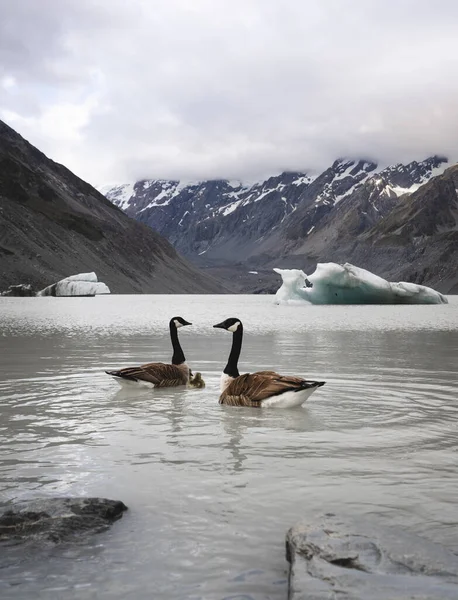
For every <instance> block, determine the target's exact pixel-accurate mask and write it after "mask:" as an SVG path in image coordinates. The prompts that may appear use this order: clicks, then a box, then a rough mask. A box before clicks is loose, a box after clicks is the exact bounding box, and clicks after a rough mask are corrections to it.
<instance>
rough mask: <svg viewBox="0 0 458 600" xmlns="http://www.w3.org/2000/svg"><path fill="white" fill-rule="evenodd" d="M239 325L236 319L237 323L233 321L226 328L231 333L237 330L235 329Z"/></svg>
mask: <svg viewBox="0 0 458 600" xmlns="http://www.w3.org/2000/svg"><path fill="white" fill-rule="evenodd" d="M239 325H240V321H237V323H234V324H233V325H231V326H230V327H228V328H227V330H228V331H231V332H232V333H235V332H236V331H237V329H238V328H239Z"/></svg>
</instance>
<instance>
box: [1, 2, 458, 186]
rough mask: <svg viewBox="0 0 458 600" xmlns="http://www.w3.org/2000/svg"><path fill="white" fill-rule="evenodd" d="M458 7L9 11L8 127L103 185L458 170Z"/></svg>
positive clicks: (147, 5)
mask: <svg viewBox="0 0 458 600" xmlns="http://www.w3.org/2000/svg"><path fill="white" fill-rule="evenodd" d="M457 30H458V2H457V1H456V0H434V1H433V0H396V1H394V0H392V1H391V2H388V1H386V0H383V1H382V0H380V1H379V0H129V1H127V0H15V1H14V2H13V1H11V0H0V118H1V119H3V120H4V121H6V122H7V123H8V124H9V125H11V126H12V127H13V128H14V129H16V130H17V131H19V132H20V133H21V134H22V135H23V136H24V137H26V138H27V139H28V140H29V141H31V142H32V143H33V144H35V145H37V146H38V147H39V148H40V149H41V150H43V151H44V152H45V153H46V154H48V156H50V157H51V158H53V159H54V160H57V161H59V162H62V163H64V164H65V165H66V166H68V167H69V168H70V169H72V170H73V171H74V172H75V173H77V174H78V175H79V176H81V177H83V178H84V179H86V180H88V181H90V182H91V183H93V184H101V183H106V182H122V181H130V180H135V179H140V178H159V177H161V178H180V179H187V180H189V179H203V178H217V177H225V178H238V179H243V180H254V179H258V178H261V177H263V176H265V175H268V174H273V173H278V172H280V171H281V170H310V169H312V170H317V169H320V168H324V167H326V166H327V165H328V164H329V163H330V162H331V161H332V160H334V159H335V158H336V157H339V156H349V157H357V156H362V157H367V158H372V159H376V160H378V161H379V162H382V163H392V162H395V161H396V162H397V161H409V160H414V159H421V158H423V157H426V156H428V155H431V154H433V153H442V154H446V155H448V156H449V157H450V158H451V159H452V160H457V159H458V35H457Z"/></svg>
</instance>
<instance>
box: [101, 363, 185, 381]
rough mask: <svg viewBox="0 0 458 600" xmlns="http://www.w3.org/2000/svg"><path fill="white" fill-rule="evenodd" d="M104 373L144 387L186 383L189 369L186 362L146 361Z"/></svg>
mask: <svg viewBox="0 0 458 600" xmlns="http://www.w3.org/2000/svg"><path fill="white" fill-rule="evenodd" d="M106 373H108V375H113V377H118V378H119V379H120V380H124V381H125V382H126V383H129V382H131V383H139V384H140V385H144V386H146V387H176V386H178V385H186V384H187V383H188V381H189V373H190V370H189V367H188V365H186V364H182V365H170V364H166V363H146V364H145V365H140V366H139V367H125V368H124V369H119V370H118V371H106Z"/></svg>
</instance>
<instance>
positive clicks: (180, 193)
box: [106, 155, 454, 292]
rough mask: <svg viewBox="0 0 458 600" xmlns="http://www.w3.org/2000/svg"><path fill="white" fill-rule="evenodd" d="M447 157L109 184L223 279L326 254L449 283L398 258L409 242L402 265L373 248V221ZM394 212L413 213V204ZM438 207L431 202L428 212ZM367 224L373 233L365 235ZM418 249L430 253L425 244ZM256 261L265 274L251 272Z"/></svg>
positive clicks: (270, 284)
mask: <svg viewBox="0 0 458 600" xmlns="http://www.w3.org/2000/svg"><path fill="white" fill-rule="evenodd" d="M447 163H448V161H447V159H446V158H445V157H443V156H437V155H435V156H431V157H428V158H426V159H425V160H423V161H419V162H417V161H412V162H410V163H408V164H406V165H402V164H400V163H399V164H396V165H391V166H386V167H383V168H381V167H380V166H378V165H377V164H376V163H375V162H373V161H370V160H365V159H360V160H357V159H338V160H336V161H335V162H334V163H333V164H332V165H331V166H330V167H328V168H327V169H325V170H324V171H323V172H322V173H320V174H318V175H316V174H315V175H311V174H307V173H299V172H285V173H282V174H280V175H277V176H273V177H270V178H268V179H266V180H265V181H263V182H258V183H255V184H253V185H251V186H243V184H241V183H240V182H234V181H232V182H230V181H227V180H212V181H207V182H194V183H192V184H191V185H189V186H186V185H184V184H183V183H181V184H180V183H179V182H167V181H164V180H143V181H139V182H136V183H135V184H129V185H130V187H129V189H128V190H127V188H126V186H118V187H117V188H116V189H112V190H111V191H110V190H108V191H106V193H107V197H108V198H109V199H110V200H111V201H113V202H114V203H116V204H118V205H119V206H122V208H123V209H124V210H125V211H126V213H127V214H129V215H130V216H133V217H135V218H136V219H138V220H140V221H141V222H144V223H146V224H148V225H149V226H151V227H153V228H154V229H156V230H157V231H160V232H161V233H162V234H163V235H164V236H165V237H167V239H169V241H170V242H171V243H172V244H173V245H174V246H175V247H176V248H177V249H178V250H179V251H180V252H182V253H183V254H184V255H185V256H187V257H188V258H189V259H190V260H192V261H193V262H194V263H195V264H197V265H199V266H202V267H205V268H206V269H208V270H209V272H211V273H214V274H216V275H219V276H221V277H224V278H226V281H229V280H230V281H232V282H234V281H235V279H234V274H235V272H236V271H237V272H238V273H240V274H243V276H242V275H241V277H242V280H243V281H242V282H241V283H240V286H241V287H239V289H240V290H242V291H262V289H264V290H265V291H272V290H273V289H275V285H276V283H275V282H276V281H277V280H276V279H275V278H274V276H273V275H272V274H269V273H268V271H269V269H270V268H271V267H272V266H279V267H281V268H288V267H291V268H293V267H294V268H298V267H300V268H303V269H305V270H309V272H310V269H313V268H314V265H315V264H316V263H317V262H326V261H330V260H332V261H334V262H353V263H355V264H358V266H361V267H363V268H368V269H370V270H375V272H376V273H377V274H379V275H381V276H384V277H385V276H387V277H388V276H389V277H390V278H391V279H396V278H399V277H400V276H401V275H402V276H403V277H404V278H406V279H408V280H413V281H415V282H416V283H425V284H426V285H428V284H431V285H433V284H436V285H439V287H441V286H442V289H441V291H445V292H447V291H448V289H444V286H445V287H447V286H448V285H449V284H448V283H447V281H448V280H447V281H446V279H445V278H444V277H443V276H441V277H436V276H435V275H434V274H432V272H431V269H427V268H426V269H423V270H418V269H415V265H413V264H412V265H410V266H409V264H407V265H405V266H404V267H403V266H401V265H400V264H399V263H400V261H401V260H409V256H414V257H416V256H417V255H416V254H415V252H407V251H406V252H401V247H400V246H399V245H398V246H397V256H396V257H394V258H392V260H394V261H395V264H396V265H398V266H397V267H396V268H393V266H392V265H390V264H389V263H388V259H387V260H386V261H385V262H383V260H382V261H381V260H377V257H376V253H375V252H374V248H373V247H379V251H380V253H381V254H382V255H383V254H384V252H385V250H386V240H385V241H384V242H383V243H381V242H380V244H379V241H377V236H378V235H379V236H383V235H384V234H383V231H382V230H380V232H379V233H377V227H378V225H379V224H380V223H381V222H382V221H383V220H384V219H386V218H387V217H388V215H389V214H390V213H391V212H392V211H393V210H394V209H395V208H396V206H398V205H399V204H400V203H401V201H403V198H404V197H412V196H414V198H416V197H417V196H415V194H417V192H418V191H419V190H420V189H422V188H423V187H424V186H425V185H426V184H427V183H428V182H429V181H431V180H432V179H434V178H437V177H440V176H442V175H443V173H444V170H445V169H446V167H447ZM449 201H450V202H451V198H449ZM396 214H398V215H399V218H411V216H412V215H410V213H409V211H404V213H396ZM406 215H409V216H408V217H407V216H406ZM435 217H436V214H435V212H434V210H431V211H430V218H431V220H432V221H434V219H435ZM374 228H375V229H374ZM372 229H374V232H375V233H374V232H372V234H371V236H372V237H367V235H366V234H367V232H368V231H370V230H372ZM434 235H436V234H434ZM429 241H431V240H429ZM406 243H407V241H406ZM408 243H409V244H410V243H411V242H410V241H409V242H408ZM416 243H417V242H416ZM417 245H418V243H417ZM423 252H426V255H428V252H427V249H426V248H425V249H424V250H423ZM392 254H393V253H392ZM394 254H396V253H394ZM394 254H393V256H394ZM414 260H417V259H416V258H414ZM423 262H424V261H423ZM231 269H232V271H231ZM253 270H259V271H263V275H262V276H261V275H259V277H258V278H253V277H251V278H247V277H246V274H247V273H248V272H249V271H253ZM253 274H254V273H253ZM258 274H259V273H257V275H258ZM398 276H399V277H398ZM266 282H267V283H266ZM453 285H454V284H453ZM452 287H453V286H452Z"/></svg>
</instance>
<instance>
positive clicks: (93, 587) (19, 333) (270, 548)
mask: <svg viewBox="0 0 458 600" xmlns="http://www.w3.org/2000/svg"><path fill="white" fill-rule="evenodd" d="M175 315H180V316H183V317H184V318H185V319H187V320H189V321H192V322H193V323H194V326H193V327H187V328H184V329H181V330H180V331H179V335H180V340H181V343H182V346H183V349H184V351H185V354H186V357H187V359H188V362H189V364H190V365H191V367H192V368H193V369H194V370H199V371H201V372H202V374H203V377H204V379H205V381H206V384H207V386H206V388H205V389H203V390H199V389H198V390H196V389H187V390H183V389H168V390H167V389H164V390H133V391H130V392H128V393H126V392H122V391H120V389H121V388H119V386H118V385H117V384H116V382H115V381H113V380H112V379H111V378H110V377H109V376H107V375H105V373H104V369H107V368H115V367H121V366H128V365H135V364H141V363H143V362H149V361H155V360H157V361H165V362H168V361H169V360H170V358H171V346H170V341H169V335H168V320H169V319H170V318H171V317H172V316H175ZM230 316H236V317H239V318H241V319H242V321H243V323H244V328H245V336H244V345H243V349H242V356H241V361H240V370H241V372H246V371H256V370H263V369H276V370H278V371H280V372H283V373H285V374H297V375H304V376H307V377H309V378H316V379H318V380H325V381H326V382H327V384H326V385H325V386H324V387H323V388H321V389H319V390H317V391H316V392H315V393H314V394H313V395H312V396H311V398H310V399H309V400H308V402H307V404H306V405H305V406H304V407H303V408H301V409H295V410H278V409H277V410H275V409H261V410H259V409H250V408H232V407H222V406H219V405H218V396H219V378H220V374H221V370H222V368H223V367H224V364H225V362H226V359H227V356H228V353H229V349H230V344H231V335H230V334H228V333H227V332H225V331H222V330H214V329H212V327H211V325H213V324H214V323H217V322H219V321H221V320H223V319H224V318H226V317H230ZM0 355H1V362H0V414H1V420H0V437H1V453H0V505H4V504H5V503H7V502H10V501H15V500H19V499H21V500H23V499H28V498H33V497H36V496H67V495H72V496H79V495H85V496H101V497H107V498H113V499H119V500H122V501H123V502H125V504H127V505H128V507H129V511H128V512H127V513H125V515H124V516H123V518H122V519H121V520H120V521H118V522H116V523H115V524H114V525H113V527H112V528H111V529H110V530H109V531H108V532H106V533H102V534H99V535H94V536H93V537H91V538H89V540H87V541H86V542H85V543H82V544H74V545H72V544H68V543H67V544H64V545H63V546H60V547H56V548H55V549H54V550H52V549H51V550H49V549H48V550H47V551H46V553H43V554H38V555H37V554H33V553H32V554H31V555H29V554H24V553H23V552H21V551H20V547H13V548H9V549H8V552H6V551H5V548H2V547H0V597H1V598H2V600H6V599H9V598H15V599H18V598H21V599H24V598H43V599H44V598H46V599H59V600H66V599H69V598H77V599H78V600H89V599H91V600H92V599H97V600H103V599H119V600H121V599H122V600H125V599H131V600H143V599H145V600H146V599H151V598H158V599H161V600H169V599H170V600H185V599H186V600H204V599H205V600H223V599H225V600H268V599H269V600H284V599H285V598H286V593H287V567H288V565H287V562H286V560H285V547H284V538H285V533H286V531H287V529H288V528H289V527H290V526H291V525H293V524H294V523H295V522H297V521H298V520H300V519H308V520H313V519H316V518H317V517H318V516H320V515H322V514H323V513H326V512H333V513H336V514H338V515H341V516H345V515H350V516H352V517H355V516H356V517H358V516H364V517H367V518H369V519H373V521H374V523H377V524H378V525H390V526H396V527H399V528H401V529H403V530H405V531H408V532H414V533H417V534H419V535H422V536H424V537H426V538H428V539H430V540H433V541H436V542H440V543H441V544H443V545H445V546H447V547H448V548H451V549H452V550H453V551H454V552H458V519H457V506H456V502H457V493H458V461H457V447H458V398H457V396H458V394H457V371H458V298H457V297H450V304H448V305H441V306H323V307H317V306H275V305H274V304H273V297H272V296H106V297H103V296H101V297H96V298H66V299H64V298H18V299H10V298H1V299H0Z"/></svg>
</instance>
